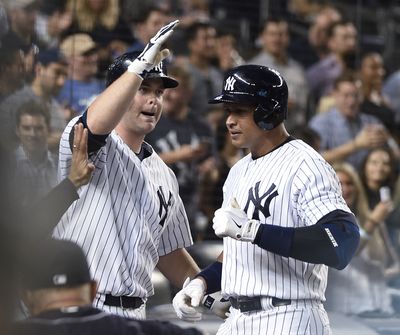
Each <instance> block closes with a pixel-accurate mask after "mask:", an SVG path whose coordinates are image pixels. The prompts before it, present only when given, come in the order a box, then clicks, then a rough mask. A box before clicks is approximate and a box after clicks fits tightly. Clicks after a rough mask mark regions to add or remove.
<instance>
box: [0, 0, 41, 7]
mask: <svg viewBox="0 0 400 335" xmlns="http://www.w3.org/2000/svg"><path fill="white" fill-rule="evenodd" d="M37 2H38V0H3V3H4V5H5V6H6V8H10V9H24V8H26V7H28V6H35V5H36V4H37Z"/></svg>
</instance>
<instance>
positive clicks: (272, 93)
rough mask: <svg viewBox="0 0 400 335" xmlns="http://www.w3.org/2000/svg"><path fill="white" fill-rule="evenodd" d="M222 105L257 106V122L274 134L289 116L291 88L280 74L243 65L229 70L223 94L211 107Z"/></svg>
mask: <svg viewBox="0 0 400 335" xmlns="http://www.w3.org/2000/svg"><path fill="white" fill-rule="evenodd" d="M222 102H231V103H243V104H250V105H255V106H256V109H255V111H254V121H255V123H256V124H257V125H258V126H259V127H260V128H261V129H264V130H271V129H273V128H275V127H276V126H277V125H278V124H280V123H282V121H283V120H284V119H286V116H287V105H288V88H287V85H286V82H285V79H283V77H282V76H281V75H280V74H279V72H278V71H275V70H274V69H271V68H268V67H266V66H261V65H241V66H238V67H235V68H233V69H231V70H229V71H228V72H227V73H226V75H225V79H224V86H223V89H222V93H221V94H220V95H218V96H217V97H215V98H213V99H211V100H210V101H209V103H211V104H218V103H222Z"/></svg>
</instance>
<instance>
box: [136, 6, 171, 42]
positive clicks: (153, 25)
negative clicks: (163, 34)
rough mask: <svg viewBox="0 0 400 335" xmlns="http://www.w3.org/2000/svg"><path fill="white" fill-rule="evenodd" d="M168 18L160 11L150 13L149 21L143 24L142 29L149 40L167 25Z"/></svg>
mask: <svg viewBox="0 0 400 335" xmlns="http://www.w3.org/2000/svg"><path fill="white" fill-rule="evenodd" d="M166 20H167V18H166V16H165V14H164V13H162V12H159V11H153V12H151V13H150V15H149V17H148V18H147V20H146V21H145V22H144V23H143V24H142V27H141V28H142V29H143V31H144V33H145V36H146V37H147V40H150V39H151V38H152V37H153V36H154V35H155V34H157V32H158V31H159V30H160V29H161V27H163V26H164V25H165V24H166Z"/></svg>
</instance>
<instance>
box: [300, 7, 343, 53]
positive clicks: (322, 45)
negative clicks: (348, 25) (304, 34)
mask: <svg viewBox="0 0 400 335" xmlns="http://www.w3.org/2000/svg"><path fill="white" fill-rule="evenodd" d="M339 20H340V15H339V13H337V12H336V11H334V10H332V11H325V12H323V13H320V14H317V16H316V18H315V21H314V22H313V24H312V25H311V27H310V30H309V36H308V39H309V41H310V44H311V45H312V46H313V47H314V48H316V49H317V50H320V49H323V50H325V49H327V43H328V35H327V30H328V27H329V26H330V25H331V24H332V23H333V22H336V21H339Z"/></svg>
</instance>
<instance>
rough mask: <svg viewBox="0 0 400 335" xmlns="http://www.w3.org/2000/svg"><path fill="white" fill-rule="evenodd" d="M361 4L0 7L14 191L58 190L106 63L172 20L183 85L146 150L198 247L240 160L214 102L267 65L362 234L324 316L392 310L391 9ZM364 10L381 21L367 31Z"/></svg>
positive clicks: (397, 274) (395, 262) (398, 138)
mask: <svg viewBox="0 0 400 335" xmlns="http://www.w3.org/2000/svg"><path fill="white" fill-rule="evenodd" d="M364 3H365V8H364V7H362V8H359V7H356V5H349V4H348V2H346V1H317V0H308V1H307V0H302V1H300V0H292V1H291V0H287V1H262V0H260V1H248V2H242V1H227V0H226V1H224V0H159V1H151V0H147V1H145V0H140V1H139V0H3V1H0V37H1V39H0V68H1V71H0V144H1V148H2V151H4V152H5V153H6V154H7V155H6V156H5V157H13V160H14V163H13V167H12V173H11V176H10V177H9V179H8V181H9V182H10V184H11V185H13V186H14V187H13V190H14V191H15V193H16V194H15V196H16V199H18V202H19V205H20V206H22V207H24V206H28V205H29V204H31V203H32V201H33V200H36V199H39V198H41V197H44V196H45V195H46V194H48V192H49V191H50V190H51V189H53V188H54V187H55V186H56V185H57V183H58V182H57V163H58V157H57V156H58V147H59V142H60V137H61V134H62V132H63V130H64V128H65V126H66V124H67V123H68V121H69V120H71V119H72V118H73V117H75V116H77V115H80V114H82V113H83V112H84V111H85V110H86V109H87V108H88V106H89V105H90V103H91V102H92V101H93V100H94V98H95V97H96V96H97V95H98V94H99V93H100V92H102V90H103V89H104V88H105V75H106V71H107V67H108V66H109V64H111V63H112V61H113V60H114V59H115V57H117V56H119V55H121V54H122V53H124V52H127V51H140V50H142V49H143V47H144V46H145V45H146V44H147V42H148V41H149V39H150V38H151V37H152V36H153V35H154V34H155V33H156V32H157V31H158V30H159V29H160V27H162V26H163V25H164V24H166V23H167V22H169V21H171V20H173V19H175V18H178V19H179V20H180V25H179V26H178V28H177V29H176V33H175V34H174V35H173V36H172V38H171V40H169V41H168V47H169V49H170V51H171V55H170V56H169V59H168V63H169V67H168V74H169V75H170V76H172V77H174V78H176V79H177V80H178V81H179V83H180V84H179V86H178V87H177V88H176V89H171V90H166V92H165V94H164V109H163V115H162V118H161V120H160V122H159V124H158V126H157V127H156V128H155V130H154V131H153V132H152V133H151V134H149V135H148V136H147V137H146V141H147V142H148V143H150V144H151V145H152V146H153V148H154V149H155V150H156V151H157V152H158V153H159V155H160V157H161V158H162V159H163V160H164V161H165V163H166V164H167V165H169V166H170V167H171V169H172V170H173V171H174V173H175V174H176V176H177V179H178V182H179V187H180V195H181V198H182V200H183V202H184V205H185V208H186V210H187V214H188V218H189V220H190V225H191V230H192V235H193V239H194V241H195V243H196V242H200V241H208V240H216V239H218V238H217V237H216V236H215V235H214V234H213V230H212V229H211V220H212V217H213V214H214V211H215V210H216V209H218V208H219V206H220V205H221V203H222V186H223V184H224V180H225V178H226V176H227V174H228V171H229V169H230V167H231V166H232V165H233V164H234V163H235V162H237V161H238V160H239V159H240V158H242V157H243V156H244V155H245V154H246V152H243V151H241V150H240V149H237V148H235V147H233V146H232V144H231V142H230V139H229V135H228V133H227V129H226V127H225V123H224V112H223V110H222V109H220V107H218V105H209V104H208V99H209V98H211V97H213V96H216V95H217V94H218V93H219V91H220V90H221V86H222V82H223V78H224V73H225V71H227V70H229V69H231V68H232V67H235V66H237V65H241V64H245V63H251V64H260V65H265V66H269V67H272V68H274V69H276V70H278V71H279V72H280V73H281V74H282V75H283V77H284V78H285V79H286V81H287V84H288V87H289V111H288V119H287V120H286V122H285V123H286V127H287V129H288V130H289V132H290V133H291V134H292V135H293V136H295V137H297V138H300V139H302V140H303V141H305V142H306V143H308V144H310V145H311V146H312V147H313V148H314V149H315V150H317V151H319V152H320V153H321V155H322V156H323V157H324V158H325V159H326V160H327V161H328V162H329V163H331V164H332V166H333V167H334V169H335V170H336V172H337V175H338V178H339V180H340V183H341V185H342V191H343V197H344V199H345V200H346V202H347V204H348V206H349V207H350V208H351V209H352V210H353V212H354V213H355V215H356V217H357V219H358V223H359V225H360V227H361V229H362V242H361V244H360V247H359V251H358V253H357V255H356V257H355V258H354V260H353V261H352V262H351V263H350V265H349V266H348V267H347V268H346V269H345V270H343V271H340V272H339V271H335V270H330V280H329V284H328V289H327V294H326V295H327V299H328V302H327V309H328V311H329V310H332V311H339V312H344V313H346V314H353V315H371V314H377V315H393V314H394V313H396V312H397V313H398V312H399V311H400V293H397V290H398V292H400V256H399V252H400V179H399V171H400V164H399V162H400V148H399V146H400V66H398V65H399V64H396V54H395V53H394V52H392V53H391V52H390V51H391V49H390V48H389V49H388V48H386V47H385V43H383V40H384V39H385V36H384V35H383V34H384V33H385V31H384V30H383V28H382V27H379V25H380V24H381V23H382V22H384V19H382V21H379V18H380V15H385V13H386V14H387V15H388V16H387V17H389V14H388V12H389V11H390V9H389V8H391V7H390V6H393V8H397V7H396V5H397V3H396V1H364ZM366 8H369V10H374V13H376V21H375V22H373V23H371V22H367V21H366V19H365V17H367V16H368V12H365V11H366ZM399 8H400V5H399V7H398V8H397V9H399ZM349 13H351V14H349ZM354 13H356V16H352V15H354ZM364 19H365V20H364ZM374 24H375V25H376V30H374V29H371V26H373V25H374ZM367 27H368V29H367ZM393 29H395V28H393ZM392 36H393V34H389V35H386V37H387V38H389V37H392ZM394 38H395V37H392V39H394ZM338 287H340V290H338V289H337V288H338Z"/></svg>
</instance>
